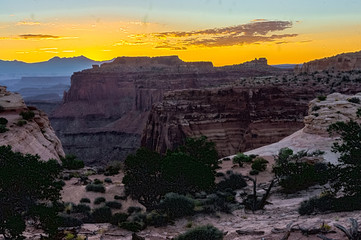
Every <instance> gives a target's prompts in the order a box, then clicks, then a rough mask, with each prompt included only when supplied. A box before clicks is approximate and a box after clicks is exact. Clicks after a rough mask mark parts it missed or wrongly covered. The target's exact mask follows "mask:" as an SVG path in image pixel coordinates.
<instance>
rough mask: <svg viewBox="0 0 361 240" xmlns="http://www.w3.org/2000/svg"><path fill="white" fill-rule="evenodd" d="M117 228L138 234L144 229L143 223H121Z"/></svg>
mask: <svg viewBox="0 0 361 240" xmlns="http://www.w3.org/2000/svg"><path fill="white" fill-rule="evenodd" d="M119 227H121V228H123V229H126V230H128V231H131V232H139V231H141V230H143V229H144V228H145V224H144V223H143V222H130V221H126V222H122V223H121V224H120V225H119Z"/></svg>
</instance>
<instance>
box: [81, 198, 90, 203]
mask: <svg viewBox="0 0 361 240" xmlns="http://www.w3.org/2000/svg"><path fill="white" fill-rule="evenodd" d="M80 203H90V199H89V198H82V199H80Z"/></svg>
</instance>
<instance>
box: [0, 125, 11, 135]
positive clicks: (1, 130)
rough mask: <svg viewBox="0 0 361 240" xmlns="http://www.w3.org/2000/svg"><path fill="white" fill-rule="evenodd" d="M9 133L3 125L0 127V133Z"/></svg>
mask: <svg viewBox="0 0 361 240" xmlns="http://www.w3.org/2000/svg"><path fill="white" fill-rule="evenodd" d="M7 131H9V129H8V128H7V127H6V126H5V125H0V133H4V132H7Z"/></svg>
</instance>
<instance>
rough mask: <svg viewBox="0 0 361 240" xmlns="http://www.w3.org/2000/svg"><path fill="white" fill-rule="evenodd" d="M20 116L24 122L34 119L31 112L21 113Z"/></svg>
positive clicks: (33, 114)
mask: <svg viewBox="0 0 361 240" xmlns="http://www.w3.org/2000/svg"><path fill="white" fill-rule="evenodd" d="M20 115H21V116H22V117H23V119H24V120H27V121H29V120H31V119H33V118H34V117H35V113H34V112H33V111H22V112H21V113H20Z"/></svg>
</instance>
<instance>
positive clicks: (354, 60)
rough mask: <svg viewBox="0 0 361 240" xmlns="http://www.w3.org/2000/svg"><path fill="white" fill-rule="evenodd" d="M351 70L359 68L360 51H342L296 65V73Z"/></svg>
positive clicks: (360, 67)
mask: <svg viewBox="0 0 361 240" xmlns="http://www.w3.org/2000/svg"><path fill="white" fill-rule="evenodd" d="M326 70H327V71H352V70H361V51H359V52H353V53H343V54H339V55H336V56H333V57H329V58H323V59H318V60H314V61H311V62H307V63H304V64H303V65H302V66H301V67H296V69H295V71H296V72H298V73H313V72H317V71H326Z"/></svg>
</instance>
